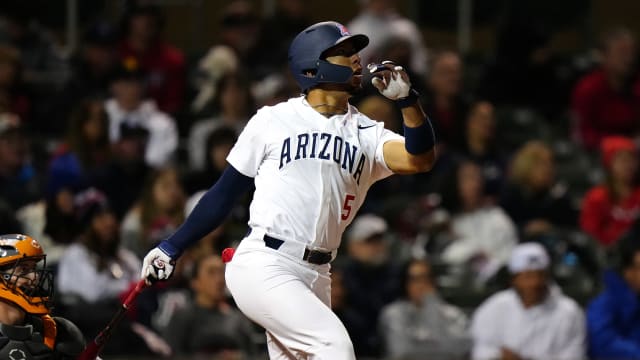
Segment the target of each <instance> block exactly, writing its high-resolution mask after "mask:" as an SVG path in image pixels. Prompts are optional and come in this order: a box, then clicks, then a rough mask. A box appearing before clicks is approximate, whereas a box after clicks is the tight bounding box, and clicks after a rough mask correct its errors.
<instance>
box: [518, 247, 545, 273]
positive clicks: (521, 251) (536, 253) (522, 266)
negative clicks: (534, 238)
mask: <svg viewBox="0 0 640 360" xmlns="http://www.w3.org/2000/svg"><path fill="white" fill-rule="evenodd" d="M548 267H549V255H547V251H546V250H545V249H544V247H542V245H540V244H538V243H533V242H529V243H524V244H519V245H518V246H516V247H515V248H514V249H513V252H511V258H510V259H509V272H510V273H512V274H517V273H521V272H523V271H535V270H545V269H547V268H548Z"/></svg>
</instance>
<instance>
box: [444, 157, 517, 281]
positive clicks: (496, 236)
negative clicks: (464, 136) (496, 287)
mask: <svg viewBox="0 0 640 360" xmlns="http://www.w3.org/2000/svg"><path fill="white" fill-rule="evenodd" d="M444 181H445V182H444V189H443V191H442V206H443V208H444V209H445V210H447V211H448V213H449V216H450V231H451V232H452V234H451V236H452V237H453V240H452V242H451V244H450V245H448V246H447V247H446V248H445V249H444V251H443V253H442V255H441V256H442V260H443V261H444V262H445V263H447V264H449V265H452V266H457V267H462V268H463V269H465V270H467V271H470V272H471V273H472V275H473V276H474V281H475V282H476V283H477V284H478V285H483V284H485V283H486V282H487V281H488V280H489V279H491V278H492V277H494V275H495V274H496V273H497V272H498V271H499V270H500V268H502V267H503V266H504V265H505V264H506V263H507V261H508V259H509V254H510V253H511V249H512V248H513V247H514V246H515V245H516V244H517V243H518V235H517V230H516V227H515V224H514V223H513V222H512V221H511V219H510V218H509V216H508V215H507V214H506V213H505V212H504V210H502V208H500V207H498V206H495V205H492V204H491V203H490V202H489V203H488V202H487V201H486V199H485V194H484V179H483V177H482V172H481V169H480V167H479V166H478V165H477V164H475V163H473V162H470V161H463V162H462V163H460V164H458V165H457V167H456V168H454V169H453V171H452V172H451V174H450V175H449V177H447V178H446V179H445V180H444Z"/></svg>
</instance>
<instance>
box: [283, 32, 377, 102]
mask: <svg viewBox="0 0 640 360" xmlns="http://www.w3.org/2000/svg"><path fill="white" fill-rule="evenodd" d="M346 40H349V41H352V42H353V45H354V47H355V49H356V51H360V50H362V49H363V48H364V47H365V46H367V45H368V44H369V38H368V37H367V36H366V35H362V34H357V35H351V34H349V31H347V28H345V27H344V25H342V24H340V23H337V22H335V21H326V22H321V23H317V24H314V25H311V26H309V27H308V28H306V29H304V30H302V32H300V33H299V34H298V35H297V36H296V37H295V38H294V39H293V42H291V46H290V47H289V68H290V69H291V72H292V73H293V76H294V78H295V79H296V81H297V82H298V85H300V87H301V88H302V91H307V90H308V89H309V88H311V87H313V86H315V85H317V84H319V83H346V82H348V81H349V78H350V77H351V75H352V73H353V72H352V71H351V68H350V67H348V66H342V65H336V64H332V63H330V62H328V61H326V60H324V59H323V56H322V54H323V53H324V52H325V51H326V50H328V49H329V48H331V47H333V46H335V45H337V44H339V43H341V42H343V41H346Z"/></svg>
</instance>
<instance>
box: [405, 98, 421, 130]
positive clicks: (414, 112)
mask: <svg viewBox="0 0 640 360" xmlns="http://www.w3.org/2000/svg"><path fill="white" fill-rule="evenodd" d="M400 111H401V112H402V121H403V123H404V126H405V127H410V128H417V127H419V126H420V125H422V124H424V122H425V121H427V115H426V114H425V113H424V110H422V106H421V105H420V102H419V101H416V102H415V103H414V104H413V105H410V106H407V107H404V108H401V109H400Z"/></svg>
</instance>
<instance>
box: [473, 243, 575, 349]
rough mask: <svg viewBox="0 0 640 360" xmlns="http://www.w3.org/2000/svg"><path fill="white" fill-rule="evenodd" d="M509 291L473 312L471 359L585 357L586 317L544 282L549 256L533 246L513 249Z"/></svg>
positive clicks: (553, 287) (521, 246) (539, 247)
mask: <svg viewBox="0 0 640 360" xmlns="http://www.w3.org/2000/svg"><path fill="white" fill-rule="evenodd" d="M508 268H509V272H510V273H511V274H512V287H511V288H510V289H507V290H503V291H500V292H498V293H497V294H494V295H493V296H491V297H490V298H489V299H487V300H486V301H485V302H484V303H482V304H481V305H480V307H479V308H478V309H477V310H476V311H475V313H474V314H473V318H472V323H471V336H472V339H473V348H472V359H474V360H488V359H504V360H507V359H508V360H517V359H522V360H524V359H527V360H528V359H531V360H548V359H554V360H578V359H583V358H585V352H586V339H585V337H586V335H585V318H584V314H583V312H582V310H581V309H580V307H579V306H578V304H577V303H576V302H575V301H573V300H572V299H570V298H568V297H566V296H565V295H563V294H562V293H561V291H560V289H559V288H557V287H555V286H553V285H552V284H551V281H550V279H549V273H548V269H549V256H548V255H547V253H546V251H545V249H544V248H543V247H542V246H541V245H540V244H538V243H524V244H520V245H518V246H517V247H516V248H515V249H514V250H513V252H512V254H511V258H510V260H509V265H508Z"/></svg>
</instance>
